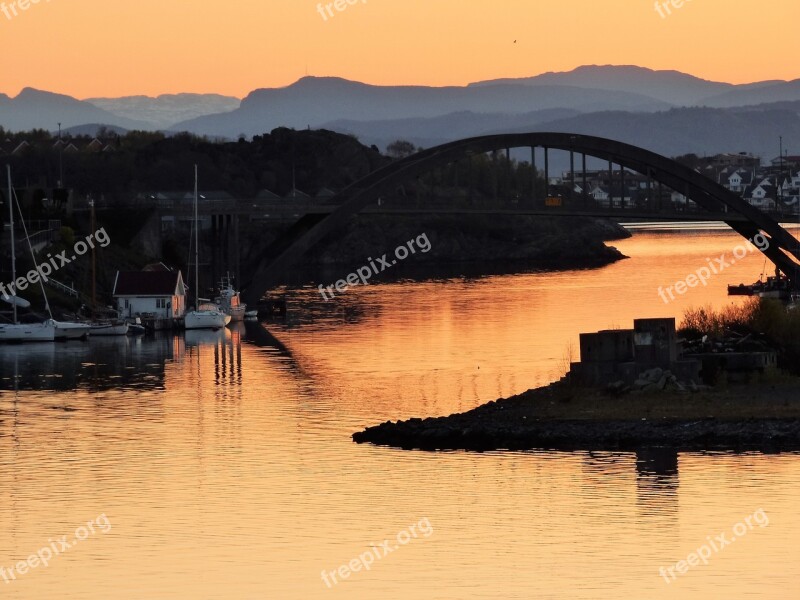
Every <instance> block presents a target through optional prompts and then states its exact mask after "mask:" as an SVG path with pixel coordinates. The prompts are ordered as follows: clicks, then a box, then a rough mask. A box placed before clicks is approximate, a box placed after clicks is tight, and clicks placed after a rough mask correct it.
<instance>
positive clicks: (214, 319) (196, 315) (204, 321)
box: [184, 165, 231, 329]
mask: <svg viewBox="0 0 800 600" xmlns="http://www.w3.org/2000/svg"><path fill="white" fill-rule="evenodd" d="M197 198H198V192H197V165H195V166H194V298H195V309H194V310H190V311H189V312H187V313H186V316H185V317H184V326H185V327H186V329H221V328H223V327H225V326H226V325H227V324H228V323H230V322H231V316H230V315H226V314H225V313H224V312H222V311H221V310H220V309H219V307H218V306H217V305H216V304H211V303H209V302H206V303H203V304H201V303H200V302H201V300H203V299H202V298H200V247H199V243H200V235H199V229H200V224H199V219H198V217H197Z"/></svg>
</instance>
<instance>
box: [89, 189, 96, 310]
mask: <svg viewBox="0 0 800 600" xmlns="http://www.w3.org/2000/svg"><path fill="white" fill-rule="evenodd" d="M89 206H90V207H91V215H92V219H91V221H92V225H91V230H92V232H94V231H95V223H94V200H92V199H90V200H89ZM92 235H94V233H92ZM96 252H97V250H95V247H94V244H92V321H94V307H95V306H96V305H97V271H96V264H97V261H96V258H95V253H96Z"/></svg>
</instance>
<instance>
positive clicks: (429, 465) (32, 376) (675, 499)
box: [0, 233, 800, 600]
mask: <svg viewBox="0 0 800 600" xmlns="http://www.w3.org/2000/svg"><path fill="white" fill-rule="evenodd" d="M738 243H739V242H738V238H736V237H735V236H732V235H730V234H725V233H714V234H707V233H696V234H692V235H687V234H674V233H673V234H658V233H647V234H642V235H639V236H636V237H635V238H633V239H631V240H625V241H622V242H617V243H616V244H615V245H617V246H618V247H619V248H620V249H621V250H622V251H623V252H624V253H625V254H627V255H629V256H631V257H632V258H631V259H630V260H627V261H623V262H620V263H617V264H615V265H612V266H610V267H607V268H604V269H599V270H592V271H581V272H578V273H576V272H566V273H541V274H527V275H517V276H497V277H486V278H481V279H478V280H467V281H465V280H450V281H430V282H424V283H416V284H412V283H396V284H391V285H384V286H371V287H367V288H361V289H359V288H355V289H353V290H351V291H349V292H348V293H347V294H346V295H345V296H343V297H342V299H341V303H340V304H338V305H336V306H335V307H331V306H330V305H327V306H324V305H323V303H322V302H321V300H319V299H318V298H314V293H315V292H314V290H298V291H294V292H292V294H293V296H292V304H291V305H292V306H294V307H298V306H299V307H302V315H300V316H298V314H297V313H295V314H294V315H290V318H289V320H288V322H287V323H286V324H273V325H271V326H270V327H269V329H270V333H271V336H270V335H269V334H268V333H266V332H264V331H263V330H262V331H259V330H257V329H253V328H252V327H250V326H248V328H247V329H246V330H245V329H244V328H242V327H239V328H236V329H234V330H233V331H224V332H219V333H216V334H196V333H191V332H189V333H187V334H186V336H185V337H174V338H173V337H165V338H157V339H155V340H152V339H147V340H137V339H123V340H119V341H116V342H110V343H109V342H107V343H100V344H98V342H97V341H92V342H89V343H88V344H86V345H80V344H78V345H75V346H73V345H71V344H70V345H56V346H53V345H50V346H48V347H47V348H46V349H44V348H28V347H26V348H13V349H8V348H0V358H1V359H2V369H3V371H2V376H3V378H4V379H3V385H2V387H3V388H4V389H7V390H12V391H5V392H3V393H2V395H0V519H1V521H0V522H2V524H3V527H2V528H0V566H4V567H8V566H11V565H13V564H14V563H15V562H17V561H19V560H24V559H25V558H26V557H27V556H28V555H29V554H32V553H34V552H36V551H37V550H38V549H40V548H41V547H42V546H44V545H46V544H47V540H48V538H51V537H59V536H61V535H64V534H70V535H71V534H72V532H74V531H75V529H76V527H78V526H80V525H82V524H85V523H86V522H87V521H89V520H91V519H94V518H95V517H97V516H98V515H100V514H103V513H104V514H106V515H107V516H108V518H109V519H110V521H111V523H112V530H111V531H110V532H109V533H108V534H105V535H102V534H97V535H94V536H92V537H90V538H89V539H87V540H85V541H83V542H81V543H80V544H78V545H76V546H75V547H74V548H72V549H70V550H69V551H68V552H67V553H66V554H64V555H62V556H59V557H58V558H56V559H55V560H53V562H52V564H51V565H50V566H49V567H47V568H37V569H34V570H33V571H32V572H31V573H28V574H26V575H24V576H21V577H20V578H19V579H18V580H17V581H13V582H12V583H10V584H5V583H4V582H3V581H2V579H0V592H2V594H3V597H8V598H12V599H19V600H29V599H37V600H38V599H50V598H67V599H70V600H78V599H80V600H95V599H98V600H99V599H104V600H105V599H117V598H119V599H123V600H128V599H131V600H132V599H137V600H138V599H145V598H146V599H151V598H158V599H160V598H165V599H167V598H169V599H184V598H185V599H206V598H208V599H217V598H219V599H222V598H225V599H228V598H243V599H256V598H258V599H261V598H277V599H284V598H285V599H292V600H293V599H304V598H320V599H324V598H331V599H333V598H348V599H352V598H355V599H362V598H363V599H366V598H374V597H383V598H410V597H412V598H426V599H427V598H431V599H445V598H446V599H450V598H453V599H462V598H464V599H467V598H469V599H472V598H487V599H488V598H510V599H517V598H519V599H523V598H524V599H528V598H559V599H561V598H564V599H587V600H588V599H597V598H656V599H662V598H663V599H667V598H690V599H691V598H698V599H699V598H703V600H706V599H708V598H717V597H720V598H776V599H777V598H791V597H796V592H795V589H796V588H795V586H796V577H795V575H796V565H797V560H798V550H797V547H796V543H795V542H796V540H797V539H798V536H800V517H798V516H797V511H796V498H797V496H798V492H800V459H798V456H797V455H779V456H764V455H760V454H747V455H738V456H737V455H728V454H715V455H703V454H695V453H692V454H681V455H676V454H674V453H671V452H669V451H667V450H649V451H641V452H639V453H638V454H631V453H624V454H620V453H613V452H594V453H588V452H576V453H555V452H529V453H502V452H501V453H487V454H466V453H457V452H456V453H443V454H424V453H416V452H402V451H398V450H393V449H386V448H375V447H371V446H358V445H355V444H353V443H352V442H351V441H350V439H349V435H350V434H351V433H352V432H353V431H355V430H356V429H359V428H361V427H363V426H365V425H368V424H372V423H377V422H380V421H384V420H387V419H398V418H407V417H411V416H429V415H439V414H447V413H450V412H453V411H455V410H465V409H469V408H472V407H474V406H476V405H478V404H480V403H481V402H484V401H486V400H490V399H494V398H496V397H498V396H507V395H511V394H514V393H519V392H522V391H524V390H525V389H528V388H530V387H534V386H536V385H543V384H546V383H547V382H549V381H552V380H553V379H556V378H558V377H559V376H560V375H561V373H562V372H563V365H564V356H565V350H566V348H567V346H568V344H569V343H570V342H573V343H575V342H577V336H578V334H579V333H580V332H581V331H592V330H596V329H601V328H607V327H613V326H620V327H626V326H629V324H630V323H631V321H632V319H633V318H637V317H648V316H680V314H681V312H682V310H683V309H684V308H685V307H686V306H689V305H692V304H694V305H701V304H706V303H711V304H715V305H717V306H720V305H723V304H725V303H727V302H730V301H731V300H729V299H727V298H726V297H725V295H724V290H725V286H726V285H727V283H729V282H735V283H738V282H739V281H740V280H741V281H751V280H754V279H756V278H758V276H759V274H760V272H761V270H762V261H761V260H760V259H758V258H757V257H755V256H754V257H752V258H750V259H747V260H745V261H742V262H741V263H740V264H737V265H736V266H734V267H732V268H731V270H730V272H728V273H726V274H725V275H723V276H721V277H718V278H716V279H714V280H712V281H711V282H710V283H709V286H708V287H707V288H697V289H695V290H692V293H691V294H687V295H686V297H683V298H681V299H680V300H679V301H677V302H675V303H674V304H670V305H664V304H663V302H661V301H660V300H659V298H658V296H657V288H658V286H666V285H671V284H673V283H674V282H675V281H677V280H680V279H683V278H685V277H686V275H687V274H688V273H689V272H690V271H691V270H694V269H696V268H698V267H700V266H702V265H703V264H704V263H705V258H706V257H707V256H708V257H711V256H715V255H716V256H718V255H719V254H720V253H722V252H726V251H730V249H731V248H732V247H733V246H735V245H736V244H738ZM295 310H298V309H295ZM309 315H310V316H309ZM37 365H38V366H39V369H38V370H37ZM131 367H133V368H131ZM56 373H60V374H62V377H60V378H52V377H48V376H49V375H52V374H56ZM54 379H58V381H54ZM115 382H118V383H115ZM14 385H16V386H17V388H18V389H19V391H17V392H14V391H13V389H14ZM760 508H763V509H764V511H765V512H766V513H767V514H768V515H769V517H770V524H769V526H768V527H765V528H763V529H760V528H759V529H756V530H754V531H753V532H751V533H749V534H748V535H747V536H746V537H743V538H742V539H740V540H737V542H736V543H735V544H733V545H732V546H730V547H729V548H726V549H725V550H724V551H723V552H722V553H720V554H718V555H716V556H714V557H712V559H711V562H710V563H709V565H708V566H703V567H698V568H695V569H692V570H691V571H690V572H689V573H687V574H686V575H683V576H682V577H681V578H680V579H679V581H677V582H673V583H671V584H666V583H665V582H664V580H663V579H662V578H661V577H660V576H659V574H658V569H659V567H661V566H664V567H668V566H672V565H674V564H675V563H676V562H677V561H679V560H682V559H685V558H686V556H687V555H688V554H689V553H690V552H692V551H694V550H695V549H696V548H697V547H698V546H700V545H701V544H703V543H704V542H705V540H706V539H707V537H708V536H712V535H716V534H719V533H721V532H723V531H729V530H730V529H731V528H732V527H733V526H734V525H735V524H736V523H737V522H739V521H740V520H742V519H743V518H744V517H745V516H747V515H750V514H752V513H753V512H754V511H756V510H758V509H760ZM423 517H427V518H428V519H429V520H430V523H431V525H432V526H433V529H434V533H433V535H431V537H429V538H427V539H423V538H420V539H416V540H412V541H411V542H410V543H409V544H408V545H407V546H404V547H402V548H401V549H399V550H397V551H396V552H393V553H392V554H390V555H388V556H387V557H385V558H383V559H382V560H380V561H378V562H376V563H375V564H374V565H373V566H372V568H371V569H370V571H368V572H364V571H361V572H359V573H355V574H353V575H352V576H351V577H350V578H349V579H347V580H346V581H344V582H342V583H340V584H338V585H336V586H334V587H333V589H328V587H326V585H325V583H324V582H323V580H322V578H321V571H322V570H323V569H324V570H327V571H332V570H335V569H337V568H338V567H339V566H340V565H342V564H345V563H347V562H349V561H350V560H351V559H352V558H355V557H357V556H358V555H359V554H361V553H363V552H365V551H367V550H368V549H369V547H370V545H371V544H380V543H381V542H382V541H383V540H384V539H393V538H394V536H395V535H396V534H397V533H398V532H399V531H401V530H403V529H405V528H406V527H408V526H409V525H410V524H413V523H417V522H418V521H419V520H420V519H421V518H423ZM793 594H794V595H793Z"/></svg>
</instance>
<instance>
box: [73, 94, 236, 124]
mask: <svg viewBox="0 0 800 600" xmlns="http://www.w3.org/2000/svg"><path fill="white" fill-rule="evenodd" d="M86 102H89V103H91V104H93V105H95V106H97V107H98V108H102V109H103V110H106V111H108V112H110V113H112V114H114V115H117V116H119V117H123V118H126V119H133V120H135V121H143V122H147V123H150V124H151V128H154V129H168V128H169V127H171V126H172V125H174V124H175V123H178V122H180V121H186V120H188V119H195V118H197V117H202V116H205V115H213V114H218V113H225V112H229V111H232V110H235V109H237V108H239V105H240V104H241V100H240V99H239V98H234V97H232V96H222V95H220V94H162V95H161V96H158V97H155V98H153V97H150V96H125V97H122V98H87V99H86Z"/></svg>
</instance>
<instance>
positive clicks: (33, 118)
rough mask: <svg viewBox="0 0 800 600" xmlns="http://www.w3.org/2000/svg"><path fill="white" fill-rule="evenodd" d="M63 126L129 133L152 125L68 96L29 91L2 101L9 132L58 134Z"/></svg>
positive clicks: (0, 118) (1, 116)
mask: <svg viewBox="0 0 800 600" xmlns="http://www.w3.org/2000/svg"><path fill="white" fill-rule="evenodd" d="M59 122H60V123H61V127H62V129H65V128H69V127H74V126H76V125H85V124H87V123H102V124H104V125H115V126H117V127H123V128H125V129H146V128H150V124H149V123H145V122H141V121H136V120H134V119H127V118H124V117H119V116H117V115H114V114H111V113H110V112H108V111H105V110H103V109H101V108H98V107H96V106H94V105H93V104H90V103H88V102H82V101H80V100H76V99H75V98H73V97H71V96H65V95H64V94H54V93H52V92H43V91H40V90H36V89H33V88H25V89H24V90H22V91H21V92H20V93H19V95H18V96H17V97H16V98H9V97H8V96H6V95H5V94H3V96H2V98H0V126H2V127H4V128H5V129H7V130H9V131H26V130H28V129H35V128H41V129H47V130H49V131H54V130H56V129H58V123H59Z"/></svg>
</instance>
